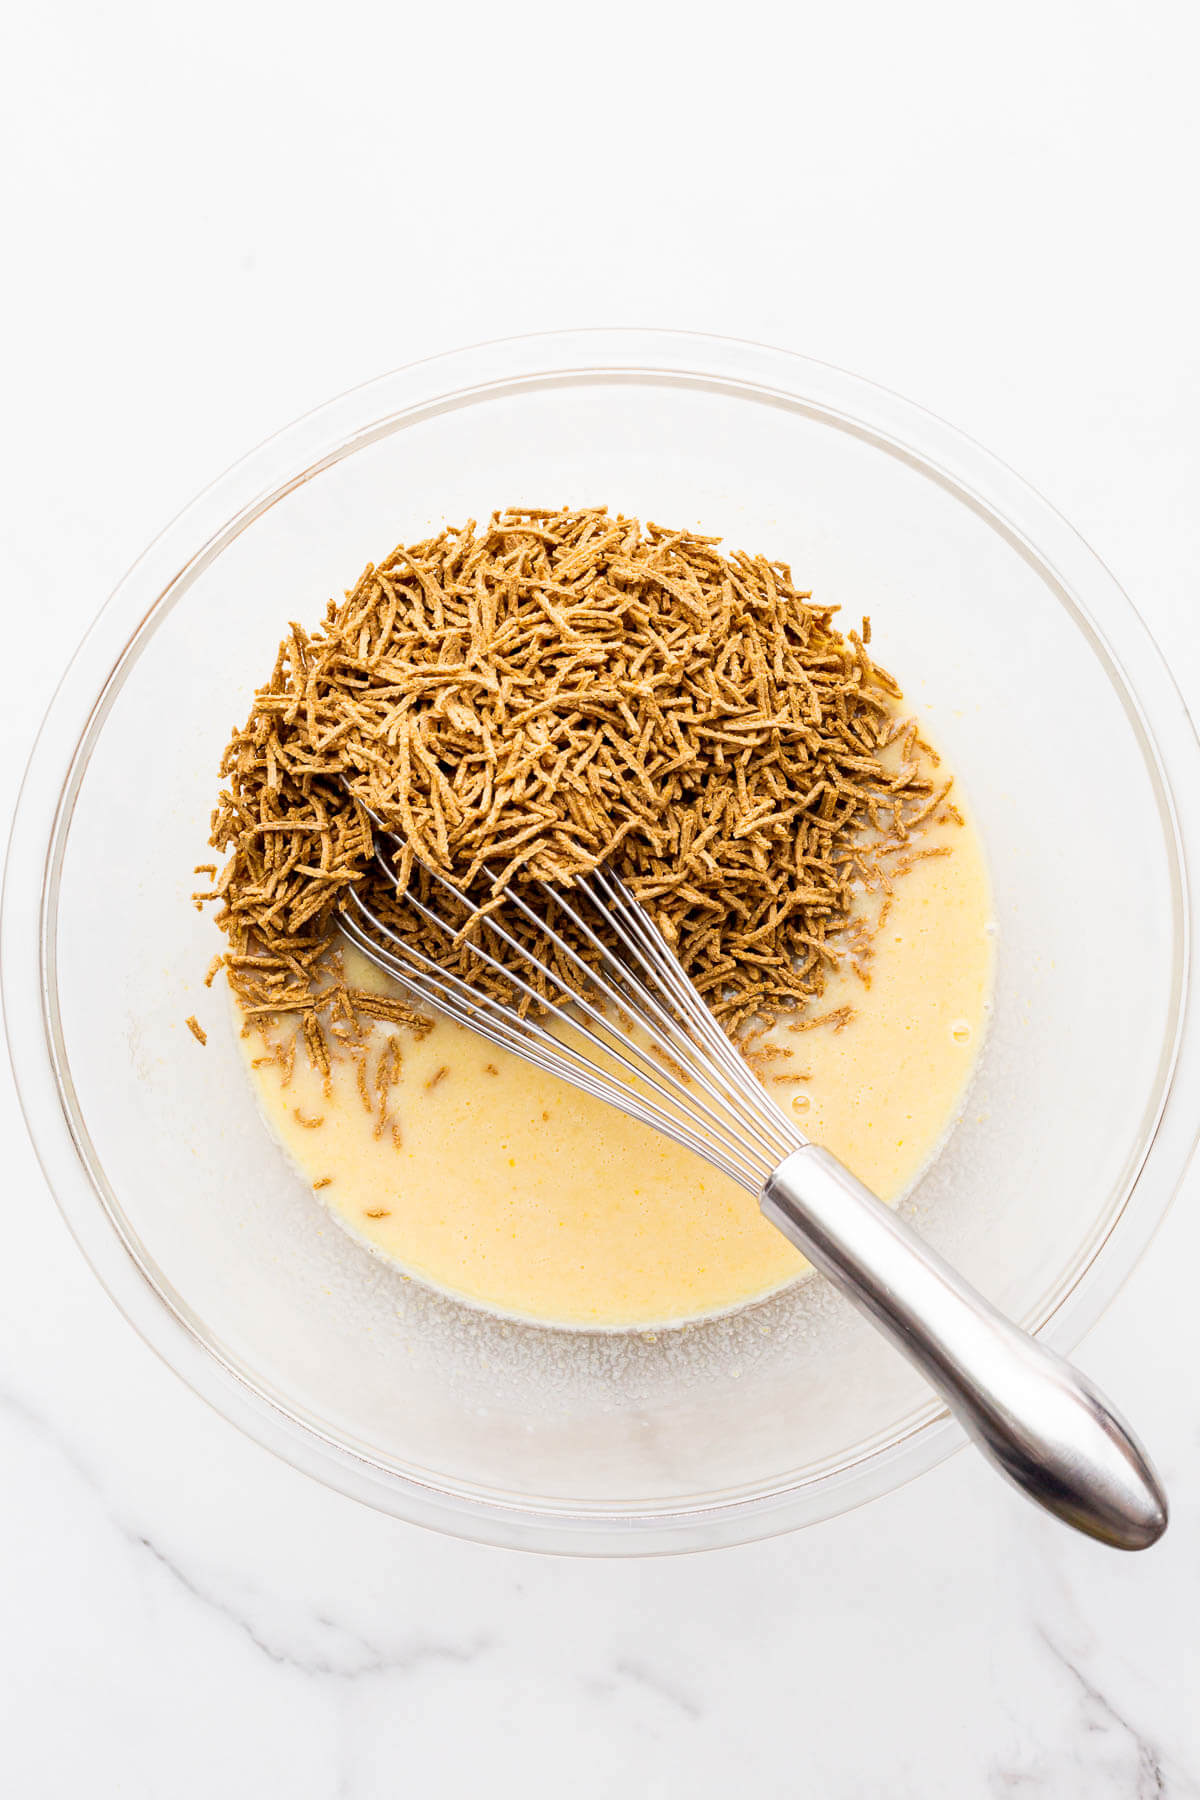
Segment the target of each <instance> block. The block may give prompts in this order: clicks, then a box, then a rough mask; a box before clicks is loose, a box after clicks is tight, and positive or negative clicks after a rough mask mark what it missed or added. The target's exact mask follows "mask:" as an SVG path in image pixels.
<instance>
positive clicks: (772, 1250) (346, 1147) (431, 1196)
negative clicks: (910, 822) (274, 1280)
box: [242, 823, 992, 1328]
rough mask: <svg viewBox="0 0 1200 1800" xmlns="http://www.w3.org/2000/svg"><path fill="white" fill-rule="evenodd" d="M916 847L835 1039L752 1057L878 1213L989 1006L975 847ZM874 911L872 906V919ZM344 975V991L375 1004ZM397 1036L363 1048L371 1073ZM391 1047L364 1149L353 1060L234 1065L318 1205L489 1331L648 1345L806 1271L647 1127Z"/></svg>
mask: <svg viewBox="0 0 1200 1800" xmlns="http://www.w3.org/2000/svg"><path fill="white" fill-rule="evenodd" d="M921 845H922V848H923V849H925V850H929V849H937V848H938V847H939V846H941V845H947V846H949V847H950V854H948V855H937V856H927V857H926V858H925V859H924V860H921V861H918V862H917V863H915V865H914V866H913V867H912V868H911V869H910V870H909V871H908V872H907V873H906V874H905V875H903V876H902V878H901V879H900V880H898V881H897V882H896V885H895V893H894V896H893V898H892V901H891V904H890V907H889V909H888V913H887V917H886V921H885V923H884V925H883V928H882V929H881V930H880V931H879V932H878V933H877V934H876V937H875V942H874V953H873V956H872V959H871V961H870V964H869V969H870V985H869V986H867V985H865V984H864V982H863V981H862V980H861V979H860V977H859V976H858V975H857V974H856V973H855V972H854V971H853V970H852V969H850V968H843V969H841V970H840V971H839V972H838V973H837V974H836V975H835V976H834V977H833V978H832V979H831V980H830V982H829V984H828V987H827V989H826V994H825V997H824V999H823V1000H822V1001H821V1002H820V1003H819V1005H817V1006H816V1007H814V1008H813V1016H815V1015H816V1014H827V1013H830V1012H834V1013H836V1012H837V1010H838V1009H839V1008H842V1007H850V1008H851V1009H852V1016H851V1017H850V1019H849V1021H848V1022H846V1023H844V1024H843V1025H842V1026H841V1028H838V1025H837V1024H836V1023H830V1024H826V1025H821V1026H817V1027H816V1028H814V1029H810V1030H803V1031H799V1032H797V1031H795V1030H791V1031H789V1030H788V1028H787V1027H786V1025H784V1024H780V1025H778V1026H776V1027H775V1028H774V1030H773V1032H772V1033H771V1035H770V1037H769V1038H768V1039H766V1040H764V1045H765V1046H767V1047H771V1046H774V1048H775V1049H776V1050H777V1051H779V1050H783V1051H785V1052H786V1054H776V1055H774V1056H772V1057H768V1058H767V1059H764V1060H763V1062H762V1064H761V1066H760V1074H761V1078H762V1079H763V1081H764V1083H765V1084H766V1085H767V1086H768V1087H769V1089H770V1091H771V1092H772V1093H773V1094H774V1095H775V1097H776V1098H777V1099H779V1100H780V1102H781V1104H782V1105H783V1106H784V1108H785V1110H786V1109H788V1108H791V1109H792V1116H793V1117H794V1118H795V1120H796V1123H797V1125H798V1126H799V1127H800V1129H801V1130H802V1131H803V1132H804V1133H805V1135H806V1136H808V1137H810V1138H812V1139H813V1140H814V1141H815V1142H817V1143H819V1144H823V1145H825V1146H826V1147H827V1148H828V1149H830V1150H832V1151H833V1152H834V1153H835V1155H837V1156H839V1157H841V1159H842V1160H843V1161H844V1162H845V1163H846V1164H847V1165H848V1166H849V1167H850V1168H851V1169H852V1170H853V1171H854V1173H855V1174H856V1175H858V1176H859V1177H860V1179H861V1180H863V1181H865V1182H866V1183H867V1185H868V1186H869V1187H871V1188H873V1189H874V1191H875V1192H876V1193H877V1194H879V1195H880V1196H881V1198H883V1199H885V1200H896V1199H898V1198H899V1197H900V1196H901V1195H902V1194H903V1193H904V1192H905V1190H906V1189H907V1188H909V1187H910V1186H911V1185H912V1183H913V1182H914V1181H915V1179H916V1178H917V1176H918V1175H919V1174H920V1172H921V1170H922V1168H923V1167H924V1165H925V1164H926V1163H927V1162H928V1161H929V1160H930V1159H931V1157H932V1156H933V1155H935V1154H936V1152H937V1150H938V1148H939V1146H940V1144H941V1142H942V1140H943V1139H944V1137H945V1136H946V1133H947V1132H948V1131H949V1130H950V1128H951V1127H952V1125H953V1124H954V1122H955V1120H956V1118H957V1116H958V1113H959V1110H960V1109H961V1106H962V1103H963V1099H964V1096H965V1091H966V1087H967V1083H968V1080H969V1078H970V1074H971V1070H972V1067H973V1065H974V1062H975V1058H976V1055H977V1053H978V1049H979V1045H980V1042H981V1040H982V1037H983V1032H984V1026H985V1020H986V1013H987V1006H988V997H989V992H990V987H991V973H992V937H991V925H990V918H991V898H990V892H989V887H988V880H987V872H986V867H985V864H984V860H983V855H982V851H981V848H980V845H979V842H978V839H977V837H976V835H975V833H974V830H973V828H972V826H971V825H970V824H969V823H968V824H967V825H965V826H958V825H954V824H941V825H932V826H930V827H929V828H928V830H926V831H925V832H924V833H923V835H922V837H921ZM879 904H880V897H879V896H871V897H869V899H868V914H867V916H868V917H870V916H871V911H870V908H871V906H872V905H873V906H874V908H875V910H876V911H878V907H879ZM350 960H351V959H350V957H349V956H348V957H347V964H348V974H349V975H350V976H351V979H352V981H353V983H355V984H357V985H359V986H368V985H373V986H376V987H378V986H380V985H382V983H383V978H382V977H380V976H378V974H377V973H376V972H375V971H374V970H373V969H372V968H371V966H370V965H369V964H367V963H365V962H363V961H361V959H358V958H355V959H354V966H353V968H350V967H349V964H350ZM396 1029H397V1028H394V1027H391V1026H385V1025H379V1026H377V1027H376V1028H375V1032H374V1033H373V1034H372V1035H373V1040H374V1044H373V1050H374V1052H375V1053H376V1054H377V1053H378V1050H379V1049H380V1048H382V1047H383V1045H384V1043H385V1042H386V1035H387V1034H388V1033H391V1032H393V1031H394V1030H396ZM399 1035H400V1047H401V1050H402V1056H403V1062H402V1070H401V1074H400V1078H399V1081H398V1082H397V1084H396V1085H395V1087H393V1088H392V1090H391V1094H390V1097H389V1102H388V1106H389V1115H390V1117H391V1118H392V1119H394V1120H396V1121H398V1126H399V1129H398V1133H397V1134H396V1135H397V1136H398V1139H399V1141H398V1142H397V1141H395V1138H394V1136H393V1132H392V1129H391V1127H390V1125H389V1126H387V1127H386V1128H384V1129H382V1130H379V1131H378V1132H377V1130H376V1121H375V1120H374V1119H373V1118H372V1117H371V1115H370V1114H369V1113H368V1111H367V1109H366V1107H365V1106H364V1104H363V1099H362V1098H361V1097H360V1090H359V1086H358V1076H357V1073H356V1070H355V1066H354V1064H353V1062H352V1061H351V1059H350V1058H349V1057H341V1058H339V1059H338V1060H335V1063H334V1067H333V1070H332V1075H331V1085H330V1089H329V1092H328V1093H326V1092H325V1091H323V1087H322V1082H321V1078H320V1076H319V1075H318V1074H317V1073H316V1072H315V1071H314V1070H313V1069H312V1068H311V1066H310V1065H309V1064H308V1062H307V1061H306V1059H305V1058H304V1057H303V1056H302V1055H298V1056H297V1057H296V1058H295V1063H294V1068H293V1070H292V1073H291V1076H290V1079H287V1080H285V1075H284V1071H283V1069H282V1068H281V1066H280V1065H279V1064H277V1063H272V1062H265V1063H260V1066H258V1067H257V1068H255V1067H253V1066H252V1065H253V1063H254V1061H255V1059H256V1058H261V1057H262V1055H263V1052H264V1042H263V1039H262V1037H261V1036H260V1035H259V1033H258V1032H257V1031H255V1030H250V1031H248V1032H247V1033H246V1034H245V1035H244V1036H243V1038H242V1045H243V1049H244V1052H245V1056H246V1062H247V1067H248V1070H249V1073H250V1078H251V1080H252V1082H253V1083H254V1085H255V1087H256V1090H257V1094H258V1099H259V1102H260V1105H261V1108H262V1111H263V1113H264V1115H265V1117H266V1119H267V1121H268V1123H269V1125H270V1127H271V1130H272V1132H273V1133H274V1135H275V1136H276V1138H277V1139H278V1140H279V1142H280V1143H281V1145H282V1146H283V1148H284V1149H285V1150H286V1151H287V1153H288V1155H289V1156H290V1157H291V1159H292V1161H293V1162H294V1164H295V1165H296V1166H297V1167H298V1169H299V1170H300V1171H301V1173H302V1175H303V1177H304V1179H305V1180H306V1181H307V1182H309V1183H311V1184H312V1185H313V1187H314V1188H315V1189H316V1190H317V1198H318V1199H320V1200H321V1201H323V1202H324V1203H325V1204H326V1205H327V1206H328V1207H329V1208H330V1210H331V1211H332V1213H333V1214H334V1216H335V1217H336V1218H337V1219H338V1221H339V1222H340V1223H341V1224H342V1225H344V1226H346V1227H348V1229H349V1230H350V1231H351V1232H353V1233H354V1234H355V1235H356V1236H358V1237H359V1238H362V1239H365V1240H366V1241H367V1242H368V1243H369V1244H370V1246H371V1247H372V1248H373V1249H374V1250H376V1251H378V1252H379V1253H381V1254H382V1255H383V1256H385V1257H387V1258H389V1259H390V1260H391V1261H393V1262H395V1263H397V1264H398V1265H399V1266H400V1267H401V1268H402V1269H403V1270H405V1271H406V1272H407V1273H409V1274H411V1275H415V1276H418V1277H420V1278H421V1279H423V1280H425V1281H427V1282H430V1283H432V1284H433V1285H434V1286H436V1287H440V1288H444V1289H449V1290H451V1291H453V1292H454V1293H455V1294H457V1295H460V1296H461V1297H463V1298H465V1299H468V1300H471V1301H473V1302H475V1303H477V1304H479V1305H481V1306H484V1307H487V1308H490V1309H491V1310H493V1311H498V1312H506V1313H513V1314H518V1315H521V1316H523V1317H526V1318H532V1319H538V1320H542V1321H548V1322H553V1323H557V1324H562V1325H574V1326H610V1327H612V1326H640V1327H643V1328H645V1327H647V1326H651V1325H657V1324H667V1323H672V1322H678V1321H680V1320H683V1319H687V1318H695V1317H697V1316H699V1315H701V1314H705V1313H713V1312H718V1311H722V1310H725V1309H728V1308H731V1307H735V1306H738V1305H740V1304H742V1303H744V1302H745V1301H748V1300H752V1299H755V1298H757V1297H760V1296H761V1295H763V1294H765V1293H768V1292H770V1291H771V1290H772V1289H775V1288H778V1287H780V1286H782V1285H783V1284H785V1283H786V1282H788V1281H790V1280H792V1279H794V1278H795V1277H796V1276H797V1275H798V1274H800V1273H801V1272H803V1270H804V1269H805V1267H806V1264H805V1263H804V1261H803V1259H802V1258H801V1257H800V1256H799V1255H798V1253H797V1252H796V1251H795V1250H794V1249H792V1247H791V1246H790V1245H789V1244H788V1243H787V1242H786V1241H785V1240H784V1238H782V1237H781V1236H780V1235H779V1233H778V1232H777V1231H776V1230H775V1229H774V1227H773V1226H771V1225H768V1224H767V1222H766V1221H765V1220H764V1219H763V1217H762V1216H761V1214H760V1213H759V1211H758V1206H757V1203H756V1201H755V1199H754V1198H753V1197H752V1196H751V1195H750V1194H748V1193H746V1192H744V1191H743V1190H742V1189H741V1188H740V1187H738V1186H737V1185H736V1184H735V1183H733V1182H732V1181H730V1180H728V1179H727V1178H725V1177H724V1176H721V1175H719V1174H718V1173H717V1172H716V1171H715V1170H713V1169H711V1168H710V1167H709V1166H708V1164H707V1163H704V1162H702V1161H700V1160H699V1159H697V1158H696V1157H694V1156H693V1155H691V1154H690V1153H688V1152H687V1151H684V1150H681V1149H679V1148H678V1147H677V1146H676V1145H674V1144H673V1143H671V1142H669V1141H668V1140H667V1139H666V1138H663V1137H661V1136H659V1135H658V1134H657V1133H656V1132H654V1131H651V1130H650V1129H648V1128H647V1127H646V1126H643V1125H639V1124H637V1123H636V1122H635V1121H633V1120H632V1119H628V1118H626V1117H625V1115H624V1114H622V1113H619V1112H616V1111H614V1110H613V1109H612V1108H611V1107H608V1106H606V1105H605V1104H603V1103H602V1102H601V1101H599V1100H593V1099H592V1098H590V1097H589V1096H588V1095H586V1094H582V1093H580V1092H579V1091H578V1090H577V1089H575V1088H573V1087H569V1086H567V1085H566V1084H565V1083H563V1082H560V1081H558V1080H556V1079H555V1078H554V1077H553V1076H550V1075H546V1074H543V1073H542V1072H541V1071H539V1070H537V1069H534V1068H532V1067H530V1066H529V1065H528V1064H526V1063H524V1062H522V1061H521V1060H520V1059H519V1058H517V1057H515V1056H511V1055H508V1054H506V1053H504V1052H502V1051H499V1050H495V1049H493V1048H492V1046H491V1045H489V1044H487V1043H485V1042H484V1041H483V1040H482V1039H480V1038H478V1037H476V1036H475V1035H474V1034H473V1033H471V1032H469V1031H467V1030H465V1029H464V1028H462V1027H461V1026H458V1025H454V1024H451V1023H450V1022H448V1021H446V1020H443V1019H439V1020H438V1022H437V1024H436V1025H435V1026H434V1028H433V1030H432V1031H431V1032H430V1033H429V1034H428V1036H426V1037H425V1038H423V1039H421V1040H420V1041H417V1040H416V1039H415V1038H414V1037H413V1036H412V1034H411V1033H409V1032H406V1031H400V1033H399ZM801 1076H804V1077H806V1078H805V1079H803V1080H801V1079H799V1077H801ZM781 1077H782V1079H781ZM368 1088H369V1082H368Z"/></svg>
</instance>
